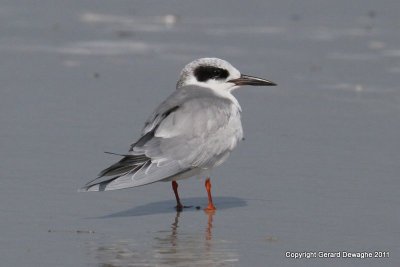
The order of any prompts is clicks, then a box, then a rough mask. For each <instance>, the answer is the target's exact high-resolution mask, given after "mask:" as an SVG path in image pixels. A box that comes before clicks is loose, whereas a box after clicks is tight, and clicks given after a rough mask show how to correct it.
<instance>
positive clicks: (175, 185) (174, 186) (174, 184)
mask: <svg viewBox="0 0 400 267" xmlns="http://www.w3.org/2000/svg"><path fill="white" fill-rule="evenodd" d="M172 190H174V194H175V198H176V207H175V208H176V210H177V211H182V210H183V209H184V208H190V207H192V206H183V205H182V203H181V199H180V198H179V194H178V183H177V182H176V181H172Z"/></svg>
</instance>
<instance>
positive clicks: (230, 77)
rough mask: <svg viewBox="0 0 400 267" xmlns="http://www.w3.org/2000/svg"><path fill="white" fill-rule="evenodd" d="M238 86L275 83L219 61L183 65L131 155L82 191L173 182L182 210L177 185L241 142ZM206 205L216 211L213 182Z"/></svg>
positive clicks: (224, 156)
mask: <svg viewBox="0 0 400 267" xmlns="http://www.w3.org/2000/svg"><path fill="white" fill-rule="evenodd" d="M241 85H255V86H273V85H276V84H275V83H273V82H271V81H268V80H265V79H261V78H257V77H253V76H249V75H244V74H241V73H240V72H239V71H238V70H237V69H236V68H235V67H233V66H232V65H231V64H230V63H228V62H227V61H225V60H222V59H219V58H201V59H197V60H195V61H193V62H191V63H189V64H187V65H186V66H185V67H184V69H183V70H182V72H181V75H180V78H179V81H178V83H177V85H176V91H174V92H173V93H172V94H171V95H170V96H169V97H168V98H167V99H166V100H165V101H164V102H162V103H161V104H160V105H159V106H158V107H157V108H156V110H155V111H154V112H153V114H152V115H151V116H150V117H149V118H148V120H147V121H146V123H145V125H144V128H143V130H142V135H141V137H140V138H139V140H138V141H136V142H135V143H134V144H132V145H131V148H130V150H129V153H128V154H126V155H121V156H123V158H122V159H121V160H120V161H118V162H117V163H115V164H113V165H111V166H110V167H108V168H107V169H105V170H103V171H102V172H100V174H99V175H98V177H97V178H96V179H94V180H93V181H90V182H88V183H87V184H86V185H85V186H84V187H82V188H81V189H80V191H107V190H115V189H122V188H129V187H136V186H141V185H146V184H150V183H154V182H158V181H172V188H173V191H174V194H175V197H176V202H177V206H176V209H177V210H182V208H184V207H185V206H183V205H182V203H181V201H180V198H179V195H178V183H177V182H176V180H179V179H184V178H189V177H192V176H196V175H197V176H198V175H201V174H207V173H208V172H207V171H208V170H210V169H211V168H213V167H215V166H218V165H220V164H221V163H223V162H224V161H225V160H226V159H227V158H228V156H229V154H230V153H231V151H232V150H233V149H234V148H235V147H236V145H237V144H238V142H239V141H240V140H242V138H243V129H242V123H241V120H240V113H241V111H242V109H241V107H240V105H239V102H238V101H237V100H236V98H235V97H234V96H233V95H232V91H233V90H234V89H236V88H238V87H239V86H241ZM205 186H206V190H207V193H208V206H207V208H206V209H205V210H208V211H213V210H215V206H214V204H213V202H212V197H211V182H210V178H209V177H207V179H206V182H205Z"/></svg>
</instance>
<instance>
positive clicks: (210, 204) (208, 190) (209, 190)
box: [204, 178, 216, 211]
mask: <svg viewBox="0 0 400 267" xmlns="http://www.w3.org/2000/svg"><path fill="white" fill-rule="evenodd" d="M205 185H206V190H207V194H208V206H207V208H205V209H204V210H205V211H214V210H216V208H215V206H214V204H213V201H212V196H211V182H210V178H207V179H206V183H205Z"/></svg>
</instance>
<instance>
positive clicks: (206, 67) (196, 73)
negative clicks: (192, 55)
mask: <svg viewBox="0 0 400 267" xmlns="http://www.w3.org/2000/svg"><path fill="white" fill-rule="evenodd" d="M187 85H198V86H202V87H208V88H211V89H214V90H225V91H231V90H233V89H236V88H237V87H239V86H242V85H253V86H273V85H276V84H275V83H273V82H271V81H268V80H265V79H262V78H257V77H254V76H249V75H244V74H241V73H240V72H239V71H238V70H237V69H236V68H235V67H234V66H232V65H231V64H230V63H229V62H227V61H225V60H222V59H219V58H200V59H196V60H194V61H192V62H190V63H189V64H187V65H186V66H185V67H184V68H183V70H182V72H181V75H180V78H179V81H178V83H177V85H176V88H177V89H179V88H181V87H183V86H187Z"/></svg>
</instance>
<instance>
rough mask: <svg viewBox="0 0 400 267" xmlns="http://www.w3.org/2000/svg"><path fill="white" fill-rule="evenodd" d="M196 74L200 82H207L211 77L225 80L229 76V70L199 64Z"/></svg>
mask: <svg viewBox="0 0 400 267" xmlns="http://www.w3.org/2000/svg"><path fill="white" fill-rule="evenodd" d="M194 76H196V78H197V80H198V81H199V82H205V81H207V80H210V79H214V80H224V79H226V78H227V77H228V76H229V72H228V71H227V70H226V69H222V68H217V67H213V66H199V67H197V68H196V69H195V70H194Z"/></svg>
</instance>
